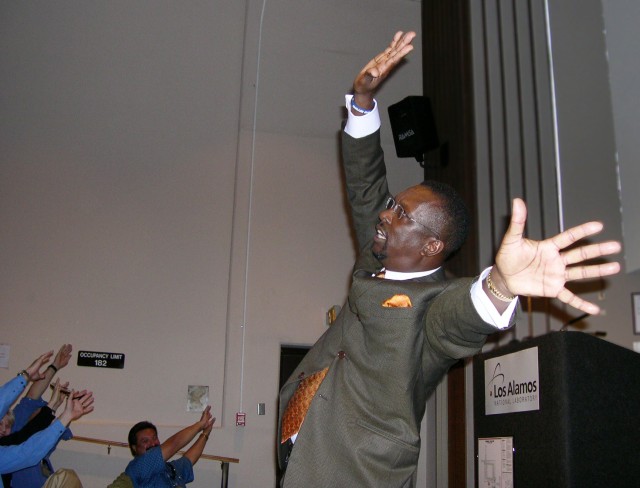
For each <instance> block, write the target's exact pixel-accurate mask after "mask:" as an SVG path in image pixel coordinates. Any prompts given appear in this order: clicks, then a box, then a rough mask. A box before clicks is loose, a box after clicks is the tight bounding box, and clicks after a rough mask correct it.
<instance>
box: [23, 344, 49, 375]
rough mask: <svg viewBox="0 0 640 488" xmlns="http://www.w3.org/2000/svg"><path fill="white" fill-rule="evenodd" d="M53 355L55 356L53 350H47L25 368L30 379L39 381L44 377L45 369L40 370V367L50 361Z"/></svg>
mask: <svg viewBox="0 0 640 488" xmlns="http://www.w3.org/2000/svg"><path fill="white" fill-rule="evenodd" d="M51 356H53V351H49V352H45V353H44V354H42V355H41V356H39V357H38V358H36V360H35V361H33V362H32V363H31V365H30V366H29V367H28V368H27V369H26V370H25V371H26V372H27V375H28V376H29V380H31V381H37V380H41V379H42V378H44V370H43V371H40V368H42V366H43V365H44V364H46V363H48V362H49V359H51Z"/></svg>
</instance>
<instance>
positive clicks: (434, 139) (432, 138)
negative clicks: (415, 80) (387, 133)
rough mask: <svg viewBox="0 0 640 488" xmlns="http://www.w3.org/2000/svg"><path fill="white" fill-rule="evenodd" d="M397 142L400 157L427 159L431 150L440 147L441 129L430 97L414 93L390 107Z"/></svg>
mask: <svg viewBox="0 0 640 488" xmlns="http://www.w3.org/2000/svg"><path fill="white" fill-rule="evenodd" d="M388 111H389V120H390V122H391V131H392V132H393V142H394V143H395V146H396V155H397V156H398V157H399V158H410V157H413V158H415V159H416V161H418V162H419V163H422V162H423V161H424V154H425V153H426V152H427V151H430V150H433V149H437V148H438V146H439V145H440V144H439V142H438V133H437V131H436V123H435V120H434V117H433V111H432V110H431V101H430V100H429V98H428V97H424V96H417V95H415V96H414V95H412V96H408V97H406V98H404V99H403V100H401V101H399V102H398V103H395V104H393V105H390V106H389V108H388Z"/></svg>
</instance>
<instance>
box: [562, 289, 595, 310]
mask: <svg viewBox="0 0 640 488" xmlns="http://www.w3.org/2000/svg"><path fill="white" fill-rule="evenodd" d="M557 298H558V300H560V301H561V302H564V303H566V304H567V305H569V306H571V307H573V308H575V309H577V310H580V311H582V312H585V313H589V314H591V315H596V314H598V313H600V307H598V306H597V305H596V304H594V303H591V302H587V301H586V300H583V299H582V298H580V297H578V296H576V295H574V294H573V293H571V292H570V291H569V290H567V289H566V288H563V289H562V290H561V291H560V293H558V296H557Z"/></svg>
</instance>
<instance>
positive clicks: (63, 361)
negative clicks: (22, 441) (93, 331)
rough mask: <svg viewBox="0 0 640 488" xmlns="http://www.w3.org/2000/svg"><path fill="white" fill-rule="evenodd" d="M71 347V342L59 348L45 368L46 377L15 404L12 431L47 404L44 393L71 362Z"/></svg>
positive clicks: (21, 425)
mask: <svg viewBox="0 0 640 488" xmlns="http://www.w3.org/2000/svg"><path fill="white" fill-rule="evenodd" d="M71 349H72V347H71V344H63V345H62V347H61V348H60V349H59V350H58V353H57V354H56V355H55V357H54V358H53V361H52V362H51V364H49V365H48V366H47V368H46V369H45V370H44V372H43V374H44V378H42V379H40V380H37V381H34V382H33V383H32V384H31V386H30V387H29V389H28V390H27V393H26V394H25V396H24V397H23V398H21V399H20V402H19V403H18V404H17V405H16V406H15V408H14V409H13V414H14V416H15V422H14V425H13V430H12V432H16V431H18V430H20V429H22V427H24V426H25V425H26V424H27V422H28V421H29V419H30V418H31V417H32V416H33V415H34V413H35V412H36V411H37V410H38V409H39V408H41V407H43V406H45V405H46V404H47V402H46V401H44V400H43V399H42V395H43V393H44V392H45V391H46V389H47V387H48V386H49V384H50V383H51V380H52V379H53V377H54V375H55V374H56V373H57V372H58V370H60V369H62V368H64V367H65V366H66V365H67V364H69V360H70V359H71ZM66 437H71V432H68V433H67V435H66Z"/></svg>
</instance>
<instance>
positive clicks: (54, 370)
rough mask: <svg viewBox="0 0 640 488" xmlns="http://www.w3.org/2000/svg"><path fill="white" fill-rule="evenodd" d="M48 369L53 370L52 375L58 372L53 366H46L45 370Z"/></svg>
mask: <svg viewBox="0 0 640 488" xmlns="http://www.w3.org/2000/svg"><path fill="white" fill-rule="evenodd" d="M49 368H51V369H52V370H53V374H56V373H57V372H58V368H56V367H55V366H54V365H53V364H50V365H49V366H47V369H49Z"/></svg>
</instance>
